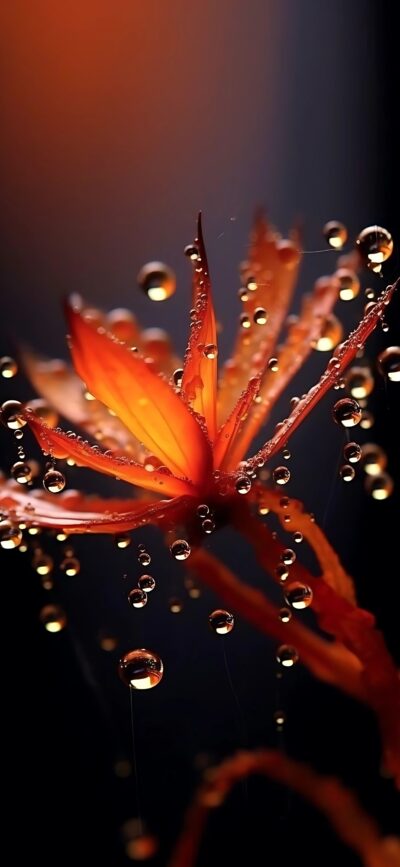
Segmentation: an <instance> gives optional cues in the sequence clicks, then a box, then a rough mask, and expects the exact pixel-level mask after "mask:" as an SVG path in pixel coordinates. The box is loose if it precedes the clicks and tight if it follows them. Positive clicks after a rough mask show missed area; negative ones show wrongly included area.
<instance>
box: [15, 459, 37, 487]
mask: <svg viewBox="0 0 400 867" xmlns="http://www.w3.org/2000/svg"><path fill="white" fill-rule="evenodd" d="M11 475H12V477H13V479H15V481H16V482H18V484H19V485H27V484H28V482H30V481H31V479H32V470H31V468H30V466H29V464H26V463H25V462H24V461H16V462H15V464H13V465H12V467H11Z"/></svg>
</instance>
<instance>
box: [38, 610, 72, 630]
mask: <svg viewBox="0 0 400 867" xmlns="http://www.w3.org/2000/svg"><path fill="white" fill-rule="evenodd" d="M39 619H40V622H41V623H42V624H43V626H44V628H45V629H46V630H47V632H61V631H62V629H64V627H65V626H66V625H67V617H66V614H65V611H64V610H63V609H62V608H60V606H59V605H45V606H44V608H42V610H41V612H40V614H39Z"/></svg>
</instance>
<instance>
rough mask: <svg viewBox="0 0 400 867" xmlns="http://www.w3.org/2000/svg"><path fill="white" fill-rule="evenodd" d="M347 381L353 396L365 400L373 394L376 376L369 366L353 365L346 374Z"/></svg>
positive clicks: (347, 386)
mask: <svg viewBox="0 0 400 867" xmlns="http://www.w3.org/2000/svg"><path fill="white" fill-rule="evenodd" d="M345 383H346V388H347V389H348V390H349V392H350V394H351V396H352V397H355V398H356V399H357V400H364V398H365V397H368V395H369V394H371V391H372V389H373V387H374V377H373V376H372V373H371V371H370V369H369V368H368V367H351V368H350V370H349V371H348V373H347V374H346V378H345Z"/></svg>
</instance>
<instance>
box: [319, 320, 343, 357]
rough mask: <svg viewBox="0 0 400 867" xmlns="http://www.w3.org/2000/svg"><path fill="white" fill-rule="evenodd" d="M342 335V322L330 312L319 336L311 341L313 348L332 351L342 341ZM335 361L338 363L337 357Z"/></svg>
mask: <svg viewBox="0 0 400 867" xmlns="http://www.w3.org/2000/svg"><path fill="white" fill-rule="evenodd" d="M342 337H343V328H342V324H341V322H339V320H338V318H337V316H335V315H334V313H328V315H327V316H325V318H324V319H323V321H322V323H321V330H320V334H319V337H318V338H317V339H316V340H313V341H312V343H311V346H312V349H316V350H317V351H318V352H331V350H332V349H334V348H335V346H337V345H338V343H340V341H341V339H342ZM335 362H336V363H337V360H336V359H335ZM333 366H334V365H333Z"/></svg>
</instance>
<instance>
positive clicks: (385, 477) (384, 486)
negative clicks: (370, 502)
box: [365, 473, 394, 500]
mask: <svg viewBox="0 0 400 867" xmlns="http://www.w3.org/2000/svg"><path fill="white" fill-rule="evenodd" d="M365 487H366V489H367V491H368V493H369V494H371V497H373V498H374V500H387V498H388V497H390V495H391V493H392V492H393V488H394V484H393V479H392V478H391V476H389V474H388V473H379V475H376V476H369V478H367V479H366V480H365Z"/></svg>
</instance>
